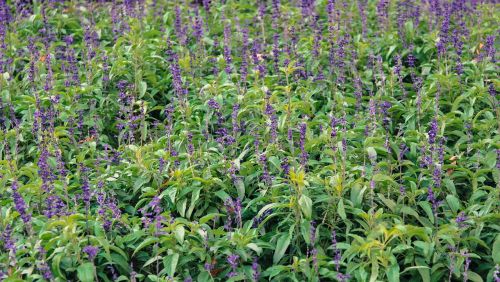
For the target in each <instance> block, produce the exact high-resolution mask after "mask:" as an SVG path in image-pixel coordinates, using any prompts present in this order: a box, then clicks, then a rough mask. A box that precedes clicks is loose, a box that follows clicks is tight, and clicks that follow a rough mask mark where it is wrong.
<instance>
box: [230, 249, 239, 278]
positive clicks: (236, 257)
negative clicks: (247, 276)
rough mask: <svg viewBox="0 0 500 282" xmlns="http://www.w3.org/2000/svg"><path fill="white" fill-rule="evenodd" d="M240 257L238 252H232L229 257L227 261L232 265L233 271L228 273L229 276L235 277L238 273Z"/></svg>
mask: <svg viewBox="0 0 500 282" xmlns="http://www.w3.org/2000/svg"><path fill="white" fill-rule="evenodd" d="M239 259H240V256H239V255H237V254H231V255H229V256H228V257H227V262H228V263H229V265H230V266H231V272H229V273H228V274H227V277H235V276H237V275H238V272H237V271H236V269H237V268H238V260H239Z"/></svg>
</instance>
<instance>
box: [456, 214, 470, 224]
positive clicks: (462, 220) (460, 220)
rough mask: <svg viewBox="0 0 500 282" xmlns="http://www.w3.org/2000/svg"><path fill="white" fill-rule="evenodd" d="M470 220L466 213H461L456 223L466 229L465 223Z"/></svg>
mask: <svg viewBox="0 0 500 282" xmlns="http://www.w3.org/2000/svg"><path fill="white" fill-rule="evenodd" d="M468 219H469V218H468V217H467V215H466V214H465V213H464V212H460V213H459V214H458V216H457V218H456V219H455V222H456V223H457V224H458V226H459V227H460V228H464V227H466V226H467V224H466V223H465V222H466V221H467V220H468Z"/></svg>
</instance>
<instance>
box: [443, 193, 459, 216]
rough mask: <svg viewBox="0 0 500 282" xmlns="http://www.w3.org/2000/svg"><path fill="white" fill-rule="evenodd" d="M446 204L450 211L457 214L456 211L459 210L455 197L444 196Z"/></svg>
mask: <svg viewBox="0 0 500 282" xmlns="http://www.w3.org/2000/svg"><path fill="white" fill-rule="evenodd" d="M446 202H447V203H448V206H450V209H451V210H452V211H453V212H454V213H457V212H458V209H460V201H459V200H458V199H457V197H455V196H453V195H448V196H446Z"/></svg>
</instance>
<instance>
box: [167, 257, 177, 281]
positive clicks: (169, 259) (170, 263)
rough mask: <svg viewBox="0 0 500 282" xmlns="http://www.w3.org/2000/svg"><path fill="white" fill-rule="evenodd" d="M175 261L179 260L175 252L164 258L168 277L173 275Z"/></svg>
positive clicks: (175, 265) (175, 266)
mask: <svg viewBox="0 0 500 282" xmlns="http://www.w3.org/2000/svg"><path fill="white" fill-rule="evenodd" d="M177 262H179V254H177V253H174V254H171V255H169V256H167V257H166V258H165V264H166V269H167V274H168V275H169V276H170V277H174V274H175V269H176V268H177Z"/></svg>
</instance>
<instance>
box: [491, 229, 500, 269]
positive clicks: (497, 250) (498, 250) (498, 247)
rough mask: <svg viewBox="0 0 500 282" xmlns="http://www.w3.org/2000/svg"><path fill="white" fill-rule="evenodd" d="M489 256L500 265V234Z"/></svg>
mask: <svg viewBox="0 0 500 282" xmlns="http://www.w3.org/2000/svg"><path fill="white" fill-rule="evenodd" d="M491 254H492V255H491V256H492V257H493V261H494V262H495V263H496V264H500V234H498V235H497V238H496V239H495V243H493V248H492V249H491Z"/></svg>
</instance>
